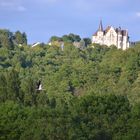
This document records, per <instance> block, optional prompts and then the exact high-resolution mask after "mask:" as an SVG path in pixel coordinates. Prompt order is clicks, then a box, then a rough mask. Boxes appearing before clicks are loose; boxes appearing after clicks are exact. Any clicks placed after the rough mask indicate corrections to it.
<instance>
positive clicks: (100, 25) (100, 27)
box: [98, 20, 103, 32]
mask: <svg viewBox="0 0 140 140" xmlns="http://www.w3.org/2000/svg"><path fill="white" fill-rule="evenodd" d="M98 31H101V32H103V24H102V20H100V24H99V29H98Z"/></svg>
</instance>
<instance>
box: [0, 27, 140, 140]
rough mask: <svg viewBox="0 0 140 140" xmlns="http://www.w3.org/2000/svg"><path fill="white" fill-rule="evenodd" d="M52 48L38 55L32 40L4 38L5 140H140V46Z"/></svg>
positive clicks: (1, 92)
mask: <svg viewBox="0 0 140 140" xmlns="http://www.w3.org/2000/svg"><path fill="white" fill-rule="evenodd" d="M58 39H59V40H60V41H63V42H64V46H63V47H64V48H63V50H62V48H61V47H60V46H59V45H60V44H59V43H56V41H57V42H59V41H58ZM50 40H51V41H54V42H55V43H54V44H52V45H48V44H44V43H42V44H40V45H38V46H36V47H31V46H29V45H28V43H27V36H26V34H25V33H21V32H20V31H17V32H15V33H12V32H10V31H9V30H2V29H1V30H0V140H139V139H140V43H136V44H135V46H133V47H131V48H129V49H127V50H126V51H123V50H121V49H117V48H116V47H115V46H110V47H107V46H101V45H98V44H91V42H90V40H89V39H88V38H85V39H83V40H85V42H86V43H85V44H86V45H85V47H84V48H82V49H80V48H76V47H75V46H74V45H73V42H74V41H75V40H76V41H80V40H81V38H80V36H78V35H74V34H70V35H65V36H63V37H62V38H58V37H55V36H53V37H52V38H51V39H50ZM93 46H94V47H93ZM38 81H41V84H42V90H37V88H36V86H37V83H38Z"/></svg>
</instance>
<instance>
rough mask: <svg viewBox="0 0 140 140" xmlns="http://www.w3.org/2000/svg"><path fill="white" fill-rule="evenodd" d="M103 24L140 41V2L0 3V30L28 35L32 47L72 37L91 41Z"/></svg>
mask: <svg viewBox="0 0 140 140" xmlns="http://www.w3.org/2000/svg"><path fill="white" fill-rule="evenodd" d="M100 20H102V22H103V27H104V29H105V28H106V27H107V26H109V25H111V26H114V27H121V28H123V29H127V30H128V32H129V36H130V41H138V40H140V0H0V28H1V29H9V30H10V31H12V32H15V31H17V30H20V31H21V32H25V33H26V34H27V37H28V43H29V44H32V43H35V42H44V43H47V42H48V41H49V39H50V37H51V36H53V35H56V36H62V35H64V34H69V33H74V34H78V35H80V36H81V37H82V38H83V37H90V38H91V36H92V34H93V33H95V32H96V30H97V28H98V26H99V22H100Z"/></svg>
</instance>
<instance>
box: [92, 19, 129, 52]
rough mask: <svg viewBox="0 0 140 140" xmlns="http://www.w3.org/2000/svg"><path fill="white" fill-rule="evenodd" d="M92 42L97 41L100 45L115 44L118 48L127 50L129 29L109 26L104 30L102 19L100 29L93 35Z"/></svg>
mask: <svg viewBox="0 0 140 140" xmlns="http://www.w3.org/2000/svg"><path fill="white" fill-rule="evenodd" d="M92 43H97V44H100V45H107V46H111V45H115V46H116V47H117V48H118V49H123V50H126V49H127V48H129V36H128V31H127V30H122V29H121V28H120V27H119V28H114V27H112V26H108V27H107V28H106V29H105V30H103V26H102V21H101V22H100V25H99V29H98V30H97V32H96V33H95V34H94V35H93V36H92Z"/></svg>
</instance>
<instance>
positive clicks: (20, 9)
mask: <svg viewBox="0 0 140 140" xmlns="http://www.w3.org/2000/svg"><path fill="white" fill-rule="evenodd" d="M17 11H20V12H24V11H26V8H25V7H24V6H22V5H20V6H18V7H17Z"/></svg>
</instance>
